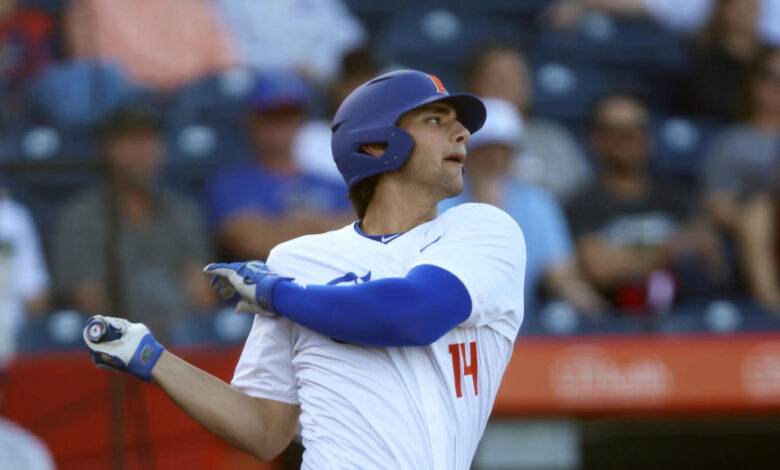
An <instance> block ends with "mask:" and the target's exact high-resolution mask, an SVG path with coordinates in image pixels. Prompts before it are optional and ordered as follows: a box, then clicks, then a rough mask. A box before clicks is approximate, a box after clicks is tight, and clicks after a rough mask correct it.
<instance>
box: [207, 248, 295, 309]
mask: <svg viewBox="0 0 780 470" xmlns="http://www.w3.org/2000/svg"><path fill="white" fill-rule="evenodd" d="M203 273H204V274H207V275H210V276H213V277H212V279H211V287H213V288H214V289H216V290H217V291H218V292H219V295H220V297H222V298H223V299H230V298H232V297H233V296H234V295H236V294H238V295H240V296H241V300H240V301H239V302H238V306H236V312H239V313H260V314H262V313H264V312H270V313H275V310H274V302H273V290H274V286H275V285H276V283H277V282H279V281H291V280H292V279H293V278H291V277H282V276H279V275H278V274H276V273H275V272H273V271H271V268H269V267H268V265H266V264H265V263H263V262H262V261H247V262H246V263H212V264H209V265H208V266H206V267H205V268H203Z"/></svg>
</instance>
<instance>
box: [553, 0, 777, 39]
mask: <svg viewBox="0 0 780 470" xmlns="http://www.w3.org/2000/svg"><path fill="white" fill-rule="evenodd" d="M727 3H730V4H733V6H734V7H736V8H738V9H741V8H747V9H754V10H757V14H756V15H753V16H751V17H750V19H751V20H752V22H753V23H754V25H755V26H754V27H752V29H754V30H757V31H758V35H759V37H760V38H761V40H762V41H763V42H766V43H769V44H780V0H749V1H748V2H744V1H742V0H737V1H736V2H733V1H731V0H725V1H724V0H684V1H678V0H557V1H556V2H555V3H553V5H552V6H550V7H549V9H548V15H547V16H548V18H549V19H550V22H551V23H552V25H553V26H554V27H556V28H558V29H572V28H573V27H575V26H577V25H578V24H579V22H580V20H581V19H582V16H583V15H584V14H587V13H591V12H602V13H608V14H613V15H618V16H622V17H627V18H651V19H653V20H654V21H656V22H658V23H659V24H660V25H662V26H665V27H667V28H669V29H670V30H672V31H675V32H678V33H682V34H686V35H692V34H695V33H697V32H699V31H701V30H702V29H703V28H705V25H706V24H707V22H708V21H712V18H713V16H717V13H714V12H715V10H716V9H718V8H724V7H726V8H731V7H732V6H726V5H725V4H727ZM748 3H750V4H753V5H748ZM737 4H741V5H740V6H737Z"/></svg>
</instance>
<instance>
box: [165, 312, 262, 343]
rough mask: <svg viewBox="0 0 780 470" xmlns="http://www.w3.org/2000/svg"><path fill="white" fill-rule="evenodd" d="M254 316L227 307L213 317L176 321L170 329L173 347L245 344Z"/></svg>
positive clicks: (196, 316) (186, 318)
mask: <svg viewBox="0 0 780 470" xmlns="http://www.w3.org/2000/svg"><path fill="white" fill-rule="evenodd" d="M253 320H254V315H246V314H238V313H236V312H235V311H234V310H233V307H225V308H224V309H221V310H219V311H217V312H216V313H215V314H213V315H193V316H187V317H183V318H177V319H176V320H174V321H173V322H172V323H171V325H170V328H169V331H170V342H171V345H172V346H174V345H175V346H188V345H229V344H236V343H241V342H243V341H244V340H245V339H246V337H247V335H248V334H249V330H250V329H251V328H252V322H253Z"/></svg>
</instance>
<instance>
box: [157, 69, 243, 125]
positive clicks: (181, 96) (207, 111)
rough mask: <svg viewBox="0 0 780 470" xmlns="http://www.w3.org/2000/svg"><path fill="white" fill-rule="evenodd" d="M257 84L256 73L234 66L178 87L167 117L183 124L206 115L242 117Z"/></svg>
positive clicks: (206, 116) (210, 116) (203, 117)
mask: <svg viewBox="0 0 780 470" xmlns="http://www.w3.org/2000/svg"><path fill="white" fill-rule="evenodd" d="M254 83H255V74H254V73H253V72H252V71H251V70H249V69H246V68H234V69H230V70H226V71H224V72H222V73H219V74H216V75H212V76H209V77H205V78H203V79H200V80H198V81H196V82H194V83H191V84H189V85H185V86H184V87H182V88H181V89H179V90H178V91H177V93H176V95H175V96H174V97H173V100H172V102H171V103H170V105H169V110H168V120H169V121H171V122H172V123H174V124H175V123H181V122H187V121H192V120H199V119H205V118H215V119H220V118H222V119H234V120H239V119H240V118H241V116H242V114H243V113H244V111H245V110H246V102H247V98H248V97H249V94H250V93H251V92H252V89H253V86H254Z"/></svg>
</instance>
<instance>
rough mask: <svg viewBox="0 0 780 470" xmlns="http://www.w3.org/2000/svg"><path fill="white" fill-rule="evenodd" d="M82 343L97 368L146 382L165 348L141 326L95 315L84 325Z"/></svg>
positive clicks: (121, 319) (140, 324)
mask: <svg viewBox="0 0 780 470" xmlns="http://www.w3.org/2000/svg"><path fill="white" fill-rule="evenodd" d="M83 337H84V343H86V345H87V348H89V350H90V351H91V352H92V361H93V362H94V363H95V365H96V366H98V367H100V368H101V369H108V370H119V371H122V372H127V373H129V374H131V375H134V376H136V377H138V378H139V379H142V380H145V381H146V382H149V381H150V380H151V378H152V369H153V368H154V365H155V364H157V360H158V359H159V358H160V355H162V352H163V350H165V347H164V346H163V345H161V344H160V343H158V342H157V340H156V339H154V336H153V335H152V333H151V332H150V331H149V328H147V327H146V325H144V324H143V323H130V322H129V321H127V320H125V319H124V318H115V317H104V316H102V315H95V316H93V317H90V318H89V319H88V320H87V322H86V323H85V324H84V331H83Z"/></svg>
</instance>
